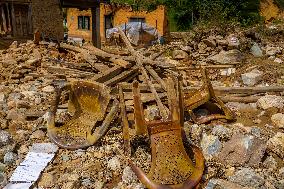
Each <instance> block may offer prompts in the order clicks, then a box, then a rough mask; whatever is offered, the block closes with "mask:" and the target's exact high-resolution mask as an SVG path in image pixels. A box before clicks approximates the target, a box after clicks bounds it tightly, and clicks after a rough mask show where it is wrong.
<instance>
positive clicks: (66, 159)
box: [61, 154, 70, 162]
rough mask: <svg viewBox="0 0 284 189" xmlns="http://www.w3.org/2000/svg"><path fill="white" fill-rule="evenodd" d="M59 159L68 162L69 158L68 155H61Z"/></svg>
mask: <svg viewBox="0 0 284 189" xmlns="http://www.w3.org/2000/svg"><path fill="white" fill-rule="evenodd" d="M61 159H62V161H64V162H67V161H69V160H70V157H69V156H68V155H65V154H63V155H62V156H61Z"/></svg>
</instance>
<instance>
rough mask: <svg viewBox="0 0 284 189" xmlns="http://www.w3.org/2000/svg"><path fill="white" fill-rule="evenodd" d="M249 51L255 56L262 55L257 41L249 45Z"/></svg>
mask: <svg viewBox="0 0 284 189" xmlns="http://www.w3.org/2000/svg"><path fill="white" fill-rule="evenodd" d="M250 51H251V54H253V56H255V57H262V56H263V53H262V50H261V48H260V47H259V45H258V44H257V43H253V46H252V47H251V49H250Z"/></svg>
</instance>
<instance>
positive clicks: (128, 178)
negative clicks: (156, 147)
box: [122, 166, 137, 184]
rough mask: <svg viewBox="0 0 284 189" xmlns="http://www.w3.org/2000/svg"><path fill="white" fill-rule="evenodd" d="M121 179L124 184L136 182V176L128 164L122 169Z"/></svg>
mask: <svg viewBox="0 0 284 189" xmlns="http://www.w3.org/2000/svg"><path fill="white" fill-rule="evenodd" d="M122 181H123V182H124V183H126V184H131V183H133V182H137V176H136V175H135V173H134V172H133V171H132V169H131V168H130V167H129V166H127V167H125V168H124V170H123V173H122Z"/></svg>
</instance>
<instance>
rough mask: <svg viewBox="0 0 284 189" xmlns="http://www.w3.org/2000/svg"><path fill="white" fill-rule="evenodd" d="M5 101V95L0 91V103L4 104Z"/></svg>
mask: <svg viewBox="0 0 284 189" xmlns="http://www.w3.org/2000/svg"><path fill="white" fill-rule="evenodd" d="M5 102H6V97H5V94H4V93H0V104H4V103H5Z"/></svg>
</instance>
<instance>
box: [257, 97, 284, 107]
mask: <svg viewBox="0 0 284 189" xmlns="http://www.w3.org/2000/svg"><path fill="white" fill-rule="evenodd" d="M257 106H258V107H259V108H261V109H264V110H266V109H268V108H279V109H281V108H283V107H284V98H283V97H281V96H276V95H265V96H263V97H261V98H260V99H258V101H257Z"/></svg>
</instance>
